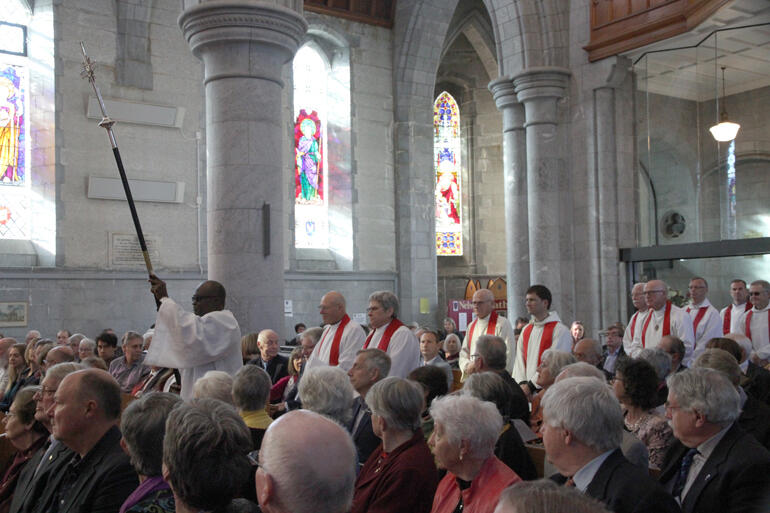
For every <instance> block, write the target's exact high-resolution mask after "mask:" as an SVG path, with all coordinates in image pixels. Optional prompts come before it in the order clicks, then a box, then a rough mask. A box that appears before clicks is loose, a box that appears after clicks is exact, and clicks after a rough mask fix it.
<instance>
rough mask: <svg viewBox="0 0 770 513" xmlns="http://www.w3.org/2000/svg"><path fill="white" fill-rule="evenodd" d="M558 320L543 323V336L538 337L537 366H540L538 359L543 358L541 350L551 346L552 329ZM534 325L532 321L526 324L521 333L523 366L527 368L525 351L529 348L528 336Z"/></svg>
mask: <svg viewBox="0 0 770 513" xmlns="http://www.w3.org/2000/svg"><path fill="white" fill-rule="evenodd" d="M557 324H559V321H551V322H547V323H545V325H544V326H543V336H542V337H540V349H539V350H538V352H537V366H538V367H540V361H541V360H542V358H543V352H545V350H546V349H549V348H550V347H551V344H553V330H554V329H556V325H557ZM534 326H535V325H534V324H533V323H529V324H527V326H526V327H525V328H524V332H523V333H522V337H523V342H524V346H523V347H522V348H521V354H522V356H523V357H524V368H525V369H526V368H527V353H528V350H529V336H530V335H531V334H532V328H533V327H534Z"/></svg>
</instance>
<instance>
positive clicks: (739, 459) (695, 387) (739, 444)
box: [660, 368, 770, 513]
mask: <svg viewBox="0 0 770 513" xmlns="http://www.w3.org/2000/svg"><path fill="white" fill-rule="evenodd" d="M668 388H669V394H668V401H667V402H666V416H667V417H668V418H669V422H670V424H671V426H672V428H673V430H674V436H675V437H676V438H677V439H678V440H679V442H680V443H678V444H675V445H674V446H673V447H672V448H671V449H670V450H669V451H668V453H667V455H666V462H665V463H664V465H663V471H662V472H661V475H660V481H661V483H663V484H664V486H665V487H666V489H667V490H669V491H670V492H671V493H672V495H674V496H675V497H676V498H677V499H678V501H679V502H680V504H681V506H682V511H683V513H696V512H697V513H723V512H728V511H729V512H730V513H760V512H762V511H767V510H766V509H765V508H766V504H765V505H763V502H764V501H766V500H767V497H768V494H770V453H768V451H767V450H766V449H765V448H764V447H762V445H760V444H759V442H757V440H756V439H755V438H754V437H753V436H751V435H749V434H747V433H746V432H745V431H743V429H741V428H740V426H738V425H737V423H736V422H735V421H736V420H737V419H738V416H739V413H740V396H739V394H738V392H737V391H736V390H735V387H733V386H732V384H731V383H730V381H729V380H728V378H727V377H726V376H725V375H724V374H723V373H721V372H719V371H717V370H714V369H710V368H695V369H689V370H686V371H683V372H680V373H677V374H672V375H671V376H669V377H668Z"/></svg>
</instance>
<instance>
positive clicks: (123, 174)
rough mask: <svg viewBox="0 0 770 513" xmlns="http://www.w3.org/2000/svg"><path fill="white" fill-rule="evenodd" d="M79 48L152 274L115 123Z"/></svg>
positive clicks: (91, 67)
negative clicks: (116, 135)
mask: <svg viewBox="0 0 770 513" xmlns="http://www.w3.org/2000/svg"><path fill="white" fill-rule="evenodd" d="M80 50H81V51H82V52H83V70H82V71H81V72H80V76H81V77H82V78H85V79H88V81H89V82H91V87H93V88H94V92H95V93H96V99H97V100H98V101H99V108H100V109H101V111H102V120H101V121H99V126H100V127H102V128H104V129H105V130H107V135H108V136H109V138H110V144H111V145H112V154H113V155H115V163H116V164H117V165H118V171H119V172H120V180H121V181H122V182H123V190H124V191H125V193H126V199H127V200H128V208H129V209H131V218H132V219H133V220H134V228H135V229H136V236H137V237H138V238H139V246H140V247H141V248H142V256H143V257H144V265H146V266H147V273H148V274H149V275H150V276H152V274H153V272H152V262H150V254H149V252H148V251H147V243H146V242H145V241H144V234H143V233H142V225H141V224H140V223H139V216H138V215H137V213H136V205H135V204H134V197H133V196H132V195H131V187H130V186H129V185H128V178H126V170H125V169H124V168H123V160H122V159H121V158H120V150H119V149H118V142H117V141H116V140H115V134H114V133H113V132H112V125H114V124H115V121H114V120H113V119H110V117H109V116H108V115H107V109H105V108H104V100H103V99H102V93H100V92H99V88H98V87H96V80H95V78H94V67H95V66H94V63H93V61H91V59H90V58H89V57H88V55H87V54H86V46H85V44H84V43H83V41H81V42H80Z"/></svg>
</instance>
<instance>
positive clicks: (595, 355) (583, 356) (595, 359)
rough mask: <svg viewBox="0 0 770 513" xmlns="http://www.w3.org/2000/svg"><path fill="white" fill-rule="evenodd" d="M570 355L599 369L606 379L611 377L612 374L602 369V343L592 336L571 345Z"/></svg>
mask: <svg viewBox="0 0 770 513" xmlns="http://www.w3.org/2000/svg"><path fill="white" fill-rule="evenodd" d="M572 355H573V356H574V357H575V358H576V359H577V361H579V362H585V363H587V364H589V365H593V366H594V367H596V368H597V369H599V370H600V371H601V372H602V374H604V378H605V379H606V380H607V381H609V380H611V379H612V376H613V375H612V374H611V373H609V372H608V371H606V370H604V365H603V363H604V362H603V361H602V344H601V342H599V341H598V340H596V339H593V338H583V339H580V340H579V341H578V343H577V344H575V345H574V346H573V347H572Z"/></svg>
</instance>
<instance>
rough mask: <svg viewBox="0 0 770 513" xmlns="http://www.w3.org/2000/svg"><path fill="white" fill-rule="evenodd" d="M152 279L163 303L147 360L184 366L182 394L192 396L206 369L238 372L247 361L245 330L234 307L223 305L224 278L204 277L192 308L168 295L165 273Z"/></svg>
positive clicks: (179, 367) (183, 396)
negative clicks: (243, 342)
mask: <svg viewBox="0 0 770 513" xmlns="http://www.w3.org/2000/svg"><path fill="white" fill-rule="evenodd" d="M150 283H151V285H152V286H151V288H150V290H151V291H152V293H153V294H154V295H155V298H156V299H157V300H158V301H160V308H159V309H158V316H157V319H156V321H155V335H154V336H153V339H152V344H151V345H150V349H149V350H148V351H147V357H146V358H145V363H147V364H148V365H155V366H157V367H170V368H174V369H179V374H180V375H181V377H182V383H181V386H182V391H181V396H182V399H184V400H185V401H187V400H189V399H192V391H193V385H194V384H195V381H196V380H197V379H198V378H201V377H202V376H203V375H204V374H205V373H206V372H208V371H210V370H219V371H224V372H227V373H228V374H231V375H234V374H235V373H236V372H237V371H238V369H240V368H241V367H242V366H243V357H242V355H241V329H240V327H239V326H238V321H237V320H236V319H235V317H234V316H233V314H232V312H230V311H229V310H225V309H224V307H225V288H224V287H223V286H222V284H221V283H218V282H216V281H206V282H203V283H202V284H201V285H200V286H199V287H198V288H197V289H196V290H195V295H194V296H193V298H192V305H193V311H192V312H186V311H185V310H184V309H183V308H182V307H181V306H180V305H179V304H178V303H177V302H176V301H174V300H173V299H171V298H170V297H168V292H167V291H166V283H165V282H163V281H162V280H161V279H160V278H158V277H157V276H155V275H152V276H151V277H150Z"/></svg>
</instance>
